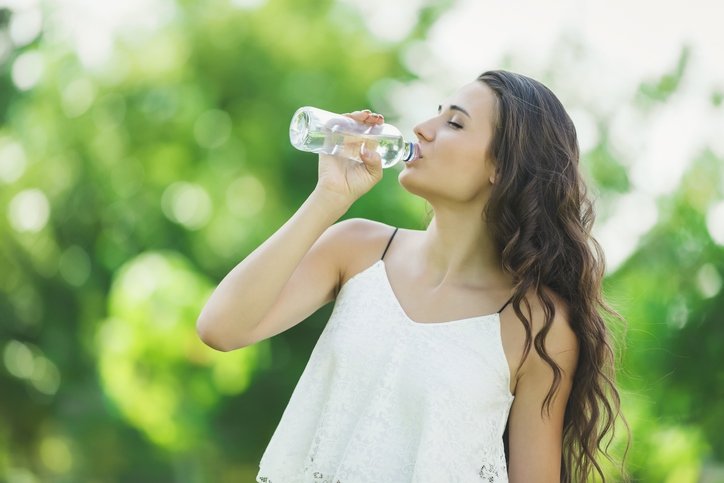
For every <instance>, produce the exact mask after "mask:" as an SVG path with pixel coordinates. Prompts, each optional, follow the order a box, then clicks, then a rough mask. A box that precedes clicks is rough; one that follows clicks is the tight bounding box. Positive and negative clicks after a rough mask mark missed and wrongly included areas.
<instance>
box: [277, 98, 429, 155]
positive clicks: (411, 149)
mask: <svg viewBox="0 0 724 483" xmlns="http://www.w3.org/2000/svg"><path fill="white" fill-rule="evenodd" d="M289 140H290V141H291V142H292V146H294V147H295V148H297V149H299V150H300V151H307V152H310V153H318V154H331V155H334V156H342V157H345V158H348V159H352V160H355V161H359V162H360V163H361V162H362V160H361V159H360V157H359V153H360V148H361V147H362V144H364V148H365V150H367V151H377V154H379V155H380V158H382V167H383V168H389V167H390V166H393V165H395V164H396V163H397V162H399V161H403V162H405V163H407V162H410V161H412V160H413V159H417V158H419V157H420V148H419V146H418V145H417V143H412V142H406V141H405V140H404V139H403V137H402V133H400V130H399V129H397V128H396V127H395V126H393V125H391V124H374V125H373V124H365V123H361V122H357V121H355V120H354V119H352V118H351V117H347V116H343V115H341V114H335V113H333V112H329V111H325V110H323V109H317V108H316V107H310V106H306V107H301V108H299V109H297V112H295V113H294V116H293V117H292V123H291V124H290V126H289Z"/></svg>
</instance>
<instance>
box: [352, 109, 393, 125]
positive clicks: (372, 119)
mask: <svg viewBox="0 0 724 483" xmlns="http://www.w3.org/2000/svg"><path fill="white" fill-rule="evenodd" d="M344 115H345V116H347V117H351V118H352V119H354V120H355V121H358V122H364V123H367V124H384V122H385V118H384V116H383V115H382V114H377V113H375V112H372V111H370V110H369V109H364V110H362V111H354V112H350V113H345V114H344Z"/></svg>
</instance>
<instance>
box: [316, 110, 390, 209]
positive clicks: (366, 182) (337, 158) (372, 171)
mask: <svg viewBox="0 0 724 483" xmlns="http://www.w3.org/2000/svg"><path fill="white" fill-rule="evenodd" d="M344 116H347V117H350V118H352V119H354V120H355V121H357V122H360V123H364V124H366V125H370V126H374V125H381V124H384V118H383V117H382V115H381V114H375V113H372V112H370V111H369V110H367V109H365V110H363V111H355V112H352V113H347V114H344ZM375 144H376V143H375V141H373V140H369V139H368V140H364V141H360V139H359V138H350V140H349V142H348V143H345V145H344V148H343V151H344V154H343V153H340V155H328V154H320V155H319V176H318V180H317V187H316V188H315V189H316V190H318V191H320V192H323V193H325V194H326V195H328V196H330V197H332V199H336V200H339V202H340V203H343V204H345V203H346V204H347V205H351V204H352V203H354V202H355V201H356V200H357V199H358V198H360V197H361V196H362V195H363V194H365V193H366V192H368V191H369V190H370V189H371V188H372V187H373V186H374V185H375V184H377V183H378V182H379V181H380V180H381V179H382V169H383V168H382V159H381V157H380V155H379V154H378V153H377V152H376V147H377V146H376V145H375ZM350 153H354V154H355V155H356V154H357V153H359V159H360V160H361V161H362V162H361V163H360V162H357V161H353V160H351V159H349V154H350Z"/></svg>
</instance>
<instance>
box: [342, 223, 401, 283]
mask: <svg viewBox="0 0 724 483" xmlns="http://www.w3.org/2000/svg"><path fill="white" fill-rule="evenodd" d="M335 231H336V235H335V237H334V250H335V252H336V254H337V257H336V258H337V260H339V264H340V283H339V287H341V286H342V285H344V284H345V282H346V281H347V280H349V279H350V278H351V277H353V276H354V275H355V274H356V273H358V272H360V271H361V270H364V269H365V268H366V267H368V266H370V265H372V264H373V263H374V262H375V261H377V260H379V259H380V257H381V256H382V251H384V249H385V245H386V244H387V242H388V241H389V239H390V237H391V236H392V233H393V232H394V231H395V228H394V227H392V226H390V225H388V224H386V223H382V222H379V221H375V220H368V219H366V218H349V219H346V220H343V221H340V222H338V223H337V224H336V225H335Z"/></svg>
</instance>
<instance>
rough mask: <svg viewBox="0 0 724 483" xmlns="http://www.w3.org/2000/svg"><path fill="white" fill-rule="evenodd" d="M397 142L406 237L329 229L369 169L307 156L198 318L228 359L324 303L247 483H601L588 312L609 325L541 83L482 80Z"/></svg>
mask: <svg viewBox="0 0 724 483" xmlns="http://www.w3.org/2000/svg"><path fill="white" fill-rule="evenodd" d="M349 115H350V116H351V117H353V118H355V119H357V120H358V121H360V122H367V123H371V124H375V123H382V122H383V119H382V116H380V115H378V114H373V113H371V112H370V111H367V110H365V111H357V112H354V113H351V114H349ZM415 134H416V136H417V138H418V142H419V146H420V152H421V157H420V158H419V159H416V160H413V161H411V162H409V163H407V164H406V165H405V167H404V170H403V171H402V172H400V174H399V183H400V185H401V186H402V187H403V188H404V189H406V190H407V191H409V192H410V193H412V194H414V195H416V196H419V197H422V198H424V199H425V200H426V201H427V202H428V203H429V204H430V207H431V208H432V213H433V215H432V218H431V220H430V222H429V225H428V226H427V228H426V229H425V230H421V231H418V230H408V229H398V228H394V227H390V226H388V225H385V224H383V223H378V222H374V221H370V220H365V219H359V218H357V219H349V220H345V221H342V222H339V223H336V221H337V220H338V219H339V218H340V217H341V216H342V215H343V214H344V213H345V212H346V211H347V209H348V208H349V207H350V206H351V205H352V203H354V201H355V200H357V199H358V198H359V197H361V196H362V195H363V194H365V193H366V192H367V191H369V190H370V188H372V186H374V185H375V183H377V182H378V181H379V180H380V179H381V178H382V167H381V161H380V158H379V156H377V155H376V154H375V153H374V152H370V153H363V156H362V160H363V163H359V162H355V161H351V160H347V159H342V158H338V157H333V156H325V155H320V158H319V181H318V183H317V186H316V188H315V189H314V191H313V192H312V194H311V195H310V196H309V198H308V199H307V200H306V201H305V203H304V204H303V205H302V207H301V208H300V209H299V210H298V211H297V212H296V213H295V214H294V216H292V218H291V219H290V220H289V221H288V222H287V223H286V224H285V225H284V226H282V227H281V228H280V229H279V230H278V231H277V232H276V233H274V234H273V235H272V236H271V237H270V238H269V239H268V240H267V241H265V242H264V243H263V244H262V245H261V246H260V247H259V248H257V249H256V250H255V251H254V252H253V253H251V254H250V255H249V256H248V257H247V258H246V259H244V260H243V261H242V262H241V263H239V265H237V266H236V267H235V268H234V269H233V270H232V271H231V272H230V273H229V274H228V275H227V276H226V277H225V278H224V280H223V281H222V282H221V283H220V284H219V286H218V288H217V289H216V290H215V292H214V293H213V295H212V296H211V298H210V299H209V301H208V303H207V305H206V306H205V307H204V309H203V311H202V313H201V315H200V317H199V321H198V323H197V327H198V332H199V335H200V337H201V338H202V339H203V340H204V342H206V343H207V344H209V345H210V346H212V347H215V348H217V349H219V350H233V349H237V348H240V347H244V346H247V345H250V344H254V343H256V342H259V341H261V340H264V339H267V338H269V337H272V336H274V335H276V334H279V333H280V332H283V331H285V330H287V329H289V328H290V327H292V326H294V325H296V324H298V323H299V322H301V321H303V320H304V319H305V318H307V317H308V316H309V315H311V314H312V313H313V312H315V311H316V310H317V309H318V308H320V307H321V306H323V305H325V304H327V303H328V302H331V301H333V300H335V306H334V310H333V313H332V316H331V317H330V320H329V322H328V323H327V325H326V326H325V329H324V331H323V333H322V335H321V336H320V338H319V340H318V342H317V344H316V346H315V348H314V351H313V352H312V355H311V357H310V360H309V362H308V364H307V366H306V368H305V370H304V373H303V374H302V376H301V378H300V380H299V383H298V384H297V386H296V388H295V390H294V393H293V395H292V397H291V400H290V401H289V404H288V406H287V408H286V410H285V411H284V414H283V416H282V419H281V421H280V423H279V426H278V427H277V429H276V431H275V433H274V435H273V436H272V439H271V441H270V443H269V446H268V447H267V448H266V451H265V453H264V455H263V457H262V460H261V463H260V471H259V474H258V476H257V481H259V482H265V483H289V482H297V481H298V482H307V481H313V482H329V483H339V482H341V483H360V482H394V483H402V482H458V481H459V482H473V481H478V482H489V483H493V482H507V481H510V482H516V483H536V482H545V483H553V482H559V481H560V482H584V481H586V480H587V479H589V478H590V477H591V476H593V475H594V472H595V473H597V474H599V475H600V476H601V477H603V472H602V467H601V466H600V457H601V455H604V456H606V457H607V458H609V459H611V458H610V456H609V455H608V454H607V453H606V451H605V450H604V449H603V448H602V447H601V442H602V440H603V438H604V436H606V434H609V435H610V434H611V431H612V429H613V427H614V423H615V422H616V419H617V418H618V417H620V418H621V419H622V420H623V422H624V424H625V419H623V416H622V415H621V414H620V401H619V394H618V391H617V389H616V387H615V383H614V380H615V368H614V353H613V350H612V347H611V338H610V333H609V330H608V329H607V327H606V324H605V322H604V319H603V317H602V314H604V313H607V312H608V313H609V314H611V315H614V316H617V314H616V313H615V312H614V311H613V310H611V309H610V308H609V307H608V306H607V305H606V303H605V301H604V300H603V299H602V295H601V280H602V277H603V274H604V261H603V255H602V252H601V249H600V247H599V245H598V244H597V243H596V241H595V240H594V239H593V238H592V236H591V225H592V223H593V219H594V213H593V208H592V204H591V202H590V201H589V199H588V198H587V196H586V187H585V184H584V182H583V180H582V178H581V174H580V172H579V167H578V161H579V152H578V144H577V139H576V131H575V128H574V126H573V123H572V122H571V120H570V118H569V116H568V115H567V114H566V112H565V109H564V108H563V106H562V105H561V103H560V102H559V100H558V99H557V98H556V96H555V95H554V94H553V93H552V92H551V91H550V90H548V89H547V88H546V87H545V86H543V85H542V84H541V83H539V82H537V81H535V80H533V79H530V78H528V77H525V76H523V75H519V74H514V73H511V72H507V71H489V72H485V73H484V74H482V75H481V76H479V77H478V78H477V79H476V80H475V81H474V82H472V83H470V84H468V85H465V86H463V87H462V88H461V89H459V90H458V91H457V92H455V93H454V94H453V95H452V96H451V97H450V98H449V99H448V100H447V102H445V103H444V104H442V105H440V106H439V107H438V110H437V113H436V114H435V115H433V116H432V117H431V118H430V119H428V120H426V121H424V122H422V123H420V124H418V125H417V126H416V127H415ZM627 429H628V427H627ZM624 456H625V454H624ZM621 475H622V478H625V477H626V475H625V472H624V470H623V469H622V470H621Z"/></svg>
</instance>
